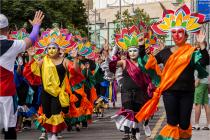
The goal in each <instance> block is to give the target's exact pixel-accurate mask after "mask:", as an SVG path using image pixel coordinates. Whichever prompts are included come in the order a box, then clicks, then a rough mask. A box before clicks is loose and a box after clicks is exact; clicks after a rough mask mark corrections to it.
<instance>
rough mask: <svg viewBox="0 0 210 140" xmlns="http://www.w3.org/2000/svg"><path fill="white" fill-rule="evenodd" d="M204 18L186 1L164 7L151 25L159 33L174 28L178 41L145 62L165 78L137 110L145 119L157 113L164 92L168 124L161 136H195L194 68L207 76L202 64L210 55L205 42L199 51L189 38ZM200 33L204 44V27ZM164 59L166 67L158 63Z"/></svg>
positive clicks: (177, 138)
mask: <svg viewBox="0 0 210 140" xmlns="http://www.w3.org/2000/svg"><path fill="white" fill-rule="evenodd" d="M204 19H205V16H204V15H202V14H199V13H191V12H190V9H189V8H188V7H187V6H186V5H183V6H182V7H180V8H179V9H177V10H176V11H172V10H164V13H163V18H162V20H161V21H159V22H158V23H155V24H153V25H152V26H151V28H152V29H153V31H154V32H155V33H157V34H159V35H166V34H167V33H169V32H170V33H171V34H172V38H173V41H174V43H175V45H174V46H173V47H168V48H167V47H166V48H165V49H163V50H161V51H160V52H159V53H158V54H156V55H155V56H154V55H149V58H148V60H147V63H146V65H145V68H146V69H147V70H149V69H153V70H155V71H156V73H157V74H158V75H159V76H160V78H161V81H160V84H159V86H158V87H157V88H156V90H155V91H154V93H153V97H152V99H151V100H149V101H148V102H147V103H146V104H145V105H144V106H143V107H142V108H141V110H140V111H139V112H138V113H137V115H136V119H137V120H138V121H140V122H141V121H143V120H145V119H148V118H149V117H150V116H151V115H153V114H154V112H155V111H156V108H157V104H158V101H159V98H160V96H161V94H163V101H164V105H165V110H166V117H167V125H166V126H165V127H164V128H163V129H162V130H161V131H160V134H159V136H158V137H157V138H156V139H157V140H169V139H170V140H180V139H191V136H192V128H191V124H190V118H191V112H192V106H193V98H194V96H193V95H194V94H193V93H194V91H195V85H194V70H197V71H198V77H199V78H204V77H206V76H207V75H208V74H207V72H206V71H205V70H204V69H203V67H202V66H205V65H207V64H208V63H209V56H208V52H207V50H206V49H205V47H204V46H205V45H202V47H201V48H200V51H196V48H195V47H192V46H191V45H190V44H188V43H187V42H186V41H187V38H188V32H190V33H196V32H198V31H199V30H200V27H201V24H202V23H203V22H204ZM197 37H198V38H197V42H198V43H199V44H202V43H203V41H204V38H205V35H204V34H203V33H202V32H201V31H200V33H199V34H198V35H197ZM160 63H163V64H164V68H163V70H162V71H161V70H160V68H159V67H158V64H160Z"/></svg>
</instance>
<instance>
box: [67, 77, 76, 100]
mask: <svg viewBox="0 0 210 140" xmlns="http://www.w3.org/2000/svg"><path fill="white" fill-rule="evenodd" d="M65 84H66V89H65V91H66V92H67V93H68V94H69V97H70V103H75V102H77V101H78V99H77V97H76V96H75V95H74V94H73V93H72V91H71V85H70V82H69V79H68V78H65Z"/></svg>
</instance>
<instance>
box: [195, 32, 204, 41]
mask: <svg viewBox="0 0 210 140" xmlns="http://www.w3.org/2000/svg"><path fill="white" fill-rule="evenodd" d="M205 37H206V35H205V33H204V32H203V31H202V30H200V32H199V33H198V34H197V35H196V41H197V42H198V43H203V42H204V40H205Z"/></svg>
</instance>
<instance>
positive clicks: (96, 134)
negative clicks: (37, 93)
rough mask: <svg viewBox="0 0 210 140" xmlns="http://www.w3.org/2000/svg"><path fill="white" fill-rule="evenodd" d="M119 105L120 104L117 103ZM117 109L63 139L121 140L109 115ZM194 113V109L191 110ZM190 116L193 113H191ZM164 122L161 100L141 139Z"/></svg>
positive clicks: (31, 133) (26, 139)
mask: <svg viewBox="0 0 210 140" xmlns="http://www.w3.org/2000/svg"><path fill="white" fill-rule="evenodd" d="M117 106H118V107H119V106H120V104H117ZM117 110H118V109H113V108H110V109H108V110H106V111H105V117H104V118H103V119H97V118H96V117H95V115H94V116H93V118H94V120H93V123H92V124H90V125H89V127H88V128H87V129H81V131H80V132H76V131H75V130H74V131H71V132H68V131H64V132H63V133H62V134H63V137H64V138H63V140H121V138H122V136H123V133H122V132H119V131H118V130H117V129H116V127H115V124H114V122H113V121H112V120H111V119H110V116H112V115H114V114H115V112H116V111H117ZM193 113H194V110H193ZM192 117H194V115H193V114H192ZM201 123H202V124H203V125H204V124H205V114H204V112H203V111H202V115H201ZM165 124H166V115H165V111H164V107H163V103H162V101H161V102H160V104H159V111H158V112H157V113H156V114H155V116H154V117H153V119H152V120H151V121H150V123H149V125H150V127H151V130H152V136H151V137H149V138H147V137H145V135H144V131H143V129H142V128H140V130H141V139H142V140H154V138H155V136H156V135H157V134H158V133H159V131H160V130H161V128H162V127H163V126H164V125H165ZM40 134H41V133H40V131H38V130H35V129H31V130H28V131H23V132H21V133H18V140H38V138H39V136H40ZM0 139H2V135H0ZM209 139H210V131H202V130H200V131H193V137H192V140H209Z"/></svg>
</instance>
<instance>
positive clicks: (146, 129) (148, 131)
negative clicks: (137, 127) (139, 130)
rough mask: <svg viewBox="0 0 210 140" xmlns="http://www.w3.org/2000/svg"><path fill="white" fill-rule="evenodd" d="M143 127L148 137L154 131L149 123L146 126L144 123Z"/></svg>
mask: <svg viewBox="0 0 210 140" xmlns="http://www.w3.org/2000/svg"><path fill="white" fill-rule="evenodd" d="M143 128H144V133H145V135H146V136H147V137H150V136H151V135H152V132H151V129H150V127H149V125H146V126H144V125H143Z"/></svg>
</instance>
